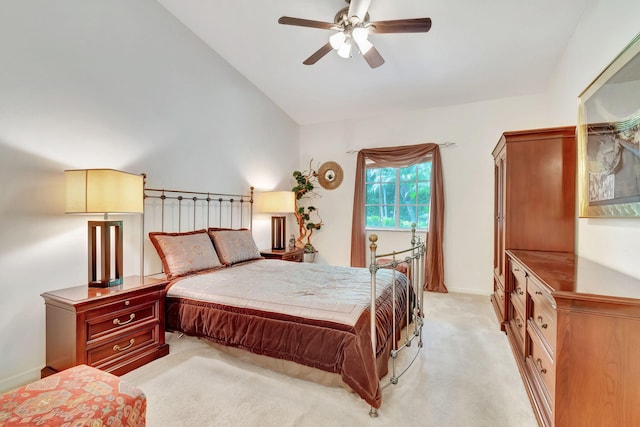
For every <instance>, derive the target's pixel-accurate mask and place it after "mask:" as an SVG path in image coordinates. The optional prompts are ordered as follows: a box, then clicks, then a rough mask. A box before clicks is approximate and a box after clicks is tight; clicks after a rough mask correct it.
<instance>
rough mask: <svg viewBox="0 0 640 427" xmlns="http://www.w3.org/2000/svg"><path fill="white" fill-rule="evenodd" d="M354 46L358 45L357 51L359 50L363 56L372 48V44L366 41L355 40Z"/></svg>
mask: <svg viewBox="0 0 640 427" xmlns="http://www.w3.org/2000/svg"><path fill="white" fill-rule="evenodd" d="M356 44H357V45H358V49H359V50H360V53H361V54H363V55H364V54H365V53H367V52H369V49H371V48H372V47H373V44H372V43H371V42H370V41H369V40H367V39H364V40H356Z"/></svg>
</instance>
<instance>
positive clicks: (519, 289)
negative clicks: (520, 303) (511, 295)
mask: <svg viewBox="0 0 640 427" xmlns="http://www.w3.org/2000/svg"><path fill="white" fill-rule="evenodd" d="M516 291H518V295H524V291H523V290H522V288H521V287H520V286H518V287H517V288H516Z"/></svg>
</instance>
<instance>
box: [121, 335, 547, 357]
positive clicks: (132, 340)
mask: <svg viewBox="0 0 640 427" xmlns="http://www.w3.org/2000/svg"><path fill="white" fill-rule="evenodd" d="M134 342H136V340H135V339H133V338H131V339H130V340H129V345H127V346H125V347H120V346H119V345H118V344H116V345H114V346H113V351H125V350H129V349H130V348H131V346H132V345H133V343H134ZM538 360H540V359H538Z"/></svg>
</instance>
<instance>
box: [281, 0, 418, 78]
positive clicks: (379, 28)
mask: <svg viewBox="0 0 640 427" xmlns="http://www.w3.org/2000/svg"><path fill="white" fill-rule="evenodd" d="M345 1H346V2H347V3H348V4H349V6H348V7H345V8H343V9H341V10H340V11H339V12H338V13H337V14H336V16H335V18H334V20H333V21H334V22H333V23H329V22H322V21H314V20H311V19H301V18H292V17H290V16H283V17H281V18H280V19H278V23H279V24H285V25H296V26H299V27H310V28H320V29H323V30H333V31H336V33H335V34H333V35H332V36H331V37H329V41H328V42H327V43H326V44H325V45H324V46H322V47H321V48H320V49H318V50H317V51H316V52H314V53H313V54H312V55H311V56H310V57H308V58H307V59H305V60H304V61H303V62H302V63H303V64H305V65H312V64H315V63H316V62H318V60H320V58H322V57H323V56H325V55H326V54H327V53H329V52H331V51H332V50H336V51H337V52H338V55H340V56H341V57H342V58H350V57H351V55H352V53H353V51H354V50H355V49H357V50H359V51H360V53H361V54H362V56H364V59H365V60H366V61H367V63H368V64H369V66H370V67H371V68H376V67H379V66H381V65H382V64H384V58H382V56H381V55H380V52H378V50H377V49H376V48H375V47H374V46H373V44H372V43H371V42H370V41H369V40H368V37H369V34H371V33H373V34H385V33H426V32H427V31H429V30H430V29H431V18H412V19H396V20H392V21H373V22H371V21H370V20H369V13H368V10H369V6H371V1H372V0H345Z"/></svg>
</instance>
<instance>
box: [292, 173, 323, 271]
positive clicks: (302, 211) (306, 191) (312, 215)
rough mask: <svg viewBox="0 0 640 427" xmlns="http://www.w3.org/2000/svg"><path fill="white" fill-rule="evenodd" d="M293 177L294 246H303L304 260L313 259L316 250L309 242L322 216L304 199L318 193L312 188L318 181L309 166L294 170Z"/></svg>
mask: <svg viewBox="0 0 640 427" xmlns="http://www.w3.org/2000/svg"><path fill="white" fill-rule="evenodd" d="M293 178H294V179H295V180H296V185H295V186H294V187H293V188H292V189H291V191H293V192H294V193H295V195H296V197H295V212H294V215H295V216H296V221H297V222H298V233H299V235H298V238H297V239H296V247H298V248H303V250H304V254H305V261H307V260H309V261H310V262H313V261H315V259H316V257H317V254H318V251H317V250H316V248H315V247H314V246H313V244H311V236H312V235H313V232H314V231H315V230H320V228H322V225H323V222H322V218H321V217H320V215H319V214H318V210H317V209H316V207H315V206H312V205H309V204H305V199H307V200H308V199H309V198H312V197H317V196H318V194H317V193H315V192H314V191H313V190H314V188H315V184H316V183H317V181H318V173H317V172H316V171H315V170H314V169H313V168H312V167H311V162H310V163H309V169H308V170H306V171H294V172H293Z"/></svg>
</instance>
